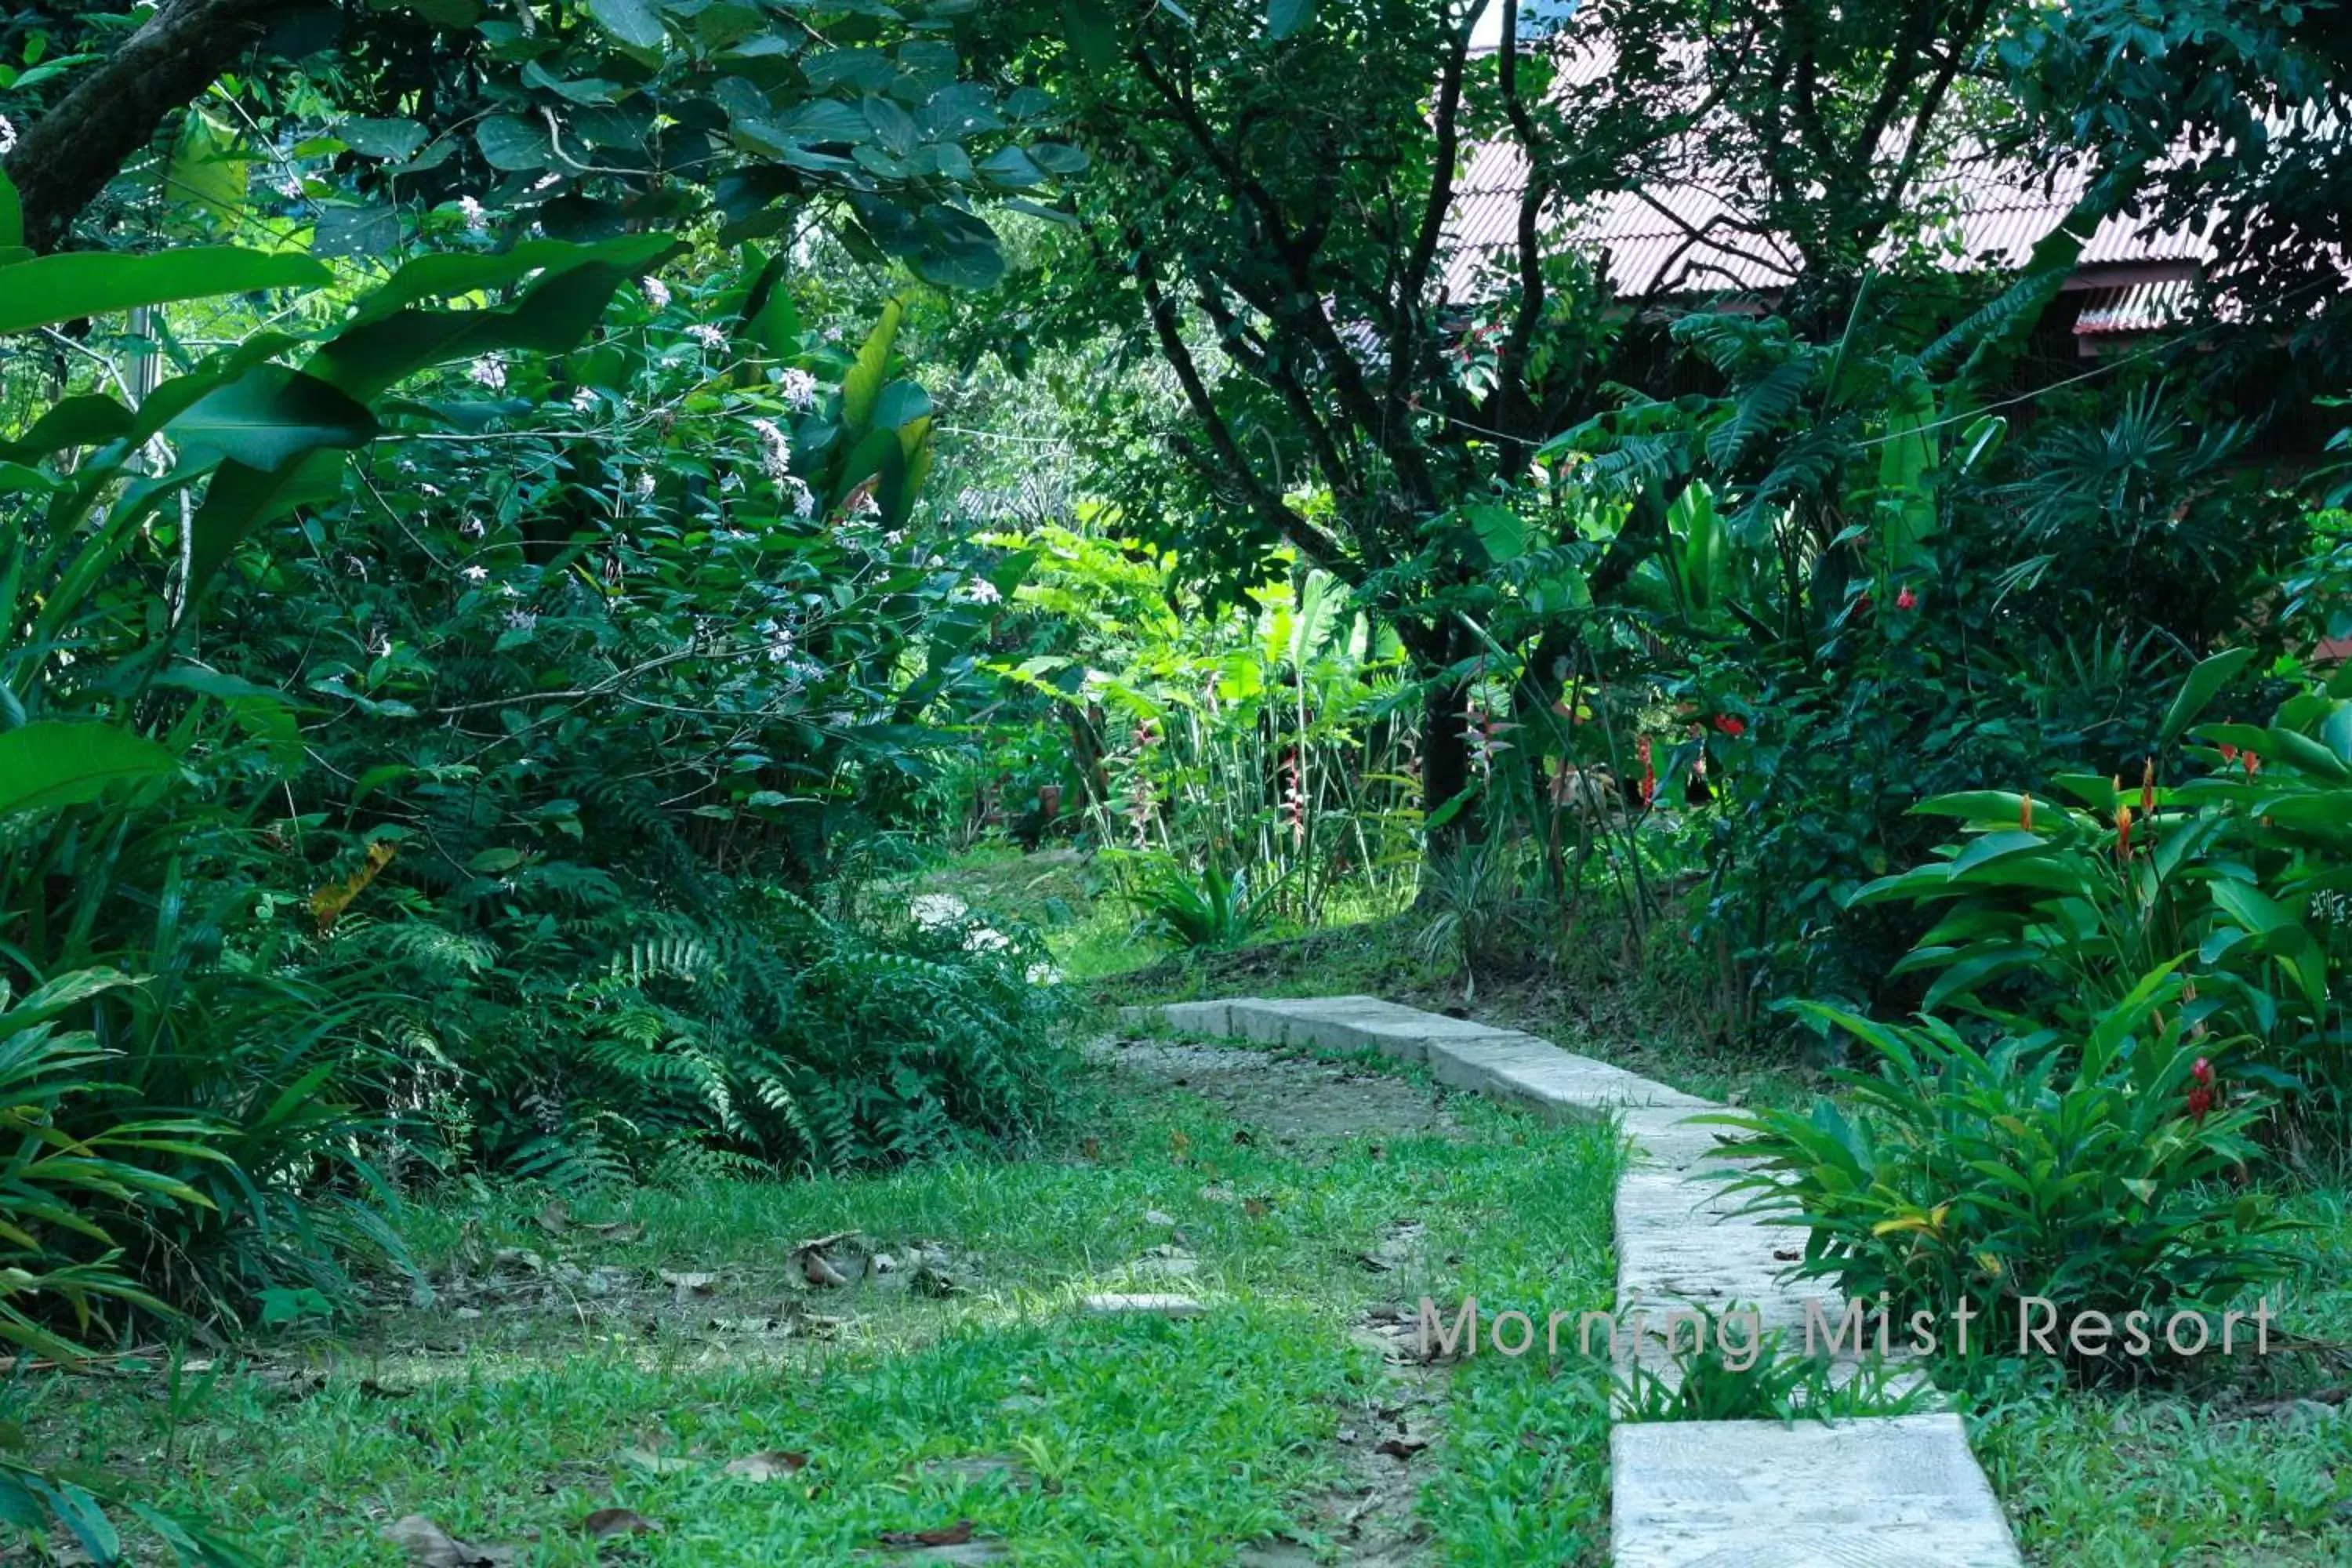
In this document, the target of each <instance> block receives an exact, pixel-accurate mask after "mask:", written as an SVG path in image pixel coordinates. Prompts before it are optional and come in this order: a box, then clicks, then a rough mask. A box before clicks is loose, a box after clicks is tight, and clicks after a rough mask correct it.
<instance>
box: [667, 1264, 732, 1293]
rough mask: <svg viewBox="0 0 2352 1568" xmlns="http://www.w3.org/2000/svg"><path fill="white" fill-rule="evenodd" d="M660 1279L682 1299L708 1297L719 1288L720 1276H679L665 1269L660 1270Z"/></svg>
mask: <svg viewBox="0 0 2352 1568" xmlns="http://www.w3.org/2000/svg"><path fill="white" fill-rule="evenodd" d="M660 1279H661V1282H662V1283H663V1284H665V1285H667V1286H668V1287H669V1288H670V1289H673V1290H675V1291H677V1293H678V1295H679V1296H681V1297H685V1296H708V1295H709V1294H710V1292H711V1291H713V1290H715V1289H718V1288H719V1276H718V1275H716V1274H677V1273H672V1272H671V1271H670V1270H669V1269H667V1268H664V1269H662V1270H660Z"/></svg>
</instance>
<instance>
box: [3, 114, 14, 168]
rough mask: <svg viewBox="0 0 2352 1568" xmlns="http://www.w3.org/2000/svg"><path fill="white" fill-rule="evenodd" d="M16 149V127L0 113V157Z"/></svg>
mask: <svg viewBox="0 0 2352 1568" xmlns="http://www.w3.org/2000/svg"><path fill="white" fill-rule="evenodd" d="M15 151H16V126H15V124H13V123H12V122H11V121H9V119H8V117H7V116H6V115H5V114H0V158H5V157H6V156H7V155H8V154H9V153H14V152H15Z"/></svg>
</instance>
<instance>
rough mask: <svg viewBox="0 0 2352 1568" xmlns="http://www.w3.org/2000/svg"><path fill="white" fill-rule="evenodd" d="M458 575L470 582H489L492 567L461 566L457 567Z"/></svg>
mask: <svg viewBox="0 0 2352 1568" xmlns="http://www.w3.org/2000/svg"><path fill="white" fill-rule="evenodd" d="M457 575H458V577H459V578H461V579H462V580H464V581H466V582H468V583H487V582H488V581H489V577H490V569H489V568H488V567H487V566H460V567H458V568H457Z"/></svg>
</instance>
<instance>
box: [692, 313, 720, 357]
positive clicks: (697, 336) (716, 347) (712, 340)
mask: <svg viewBox="0 0 2352 1568" xmlns="http://www.w3.org/2000/svg"><path fill="white" fill-rule="evenodd" d="M686 335H687V336H688V337H689V338H692V339H693V340H694V341H695V342H698V343H700V344H701V345H702V346H703V347H704V348H706V349H708V350H709V351H710V352H711V353H724V352H725V351H726V348H727V334H726V333H725V332H722V331H719V329H718V328H717V327H714V326H712V325H711V324H710V323H709V322H708V321H697V322H695V323H694V324H693V325H692V326H690V327H688V328H687V329H686Z"/></svg>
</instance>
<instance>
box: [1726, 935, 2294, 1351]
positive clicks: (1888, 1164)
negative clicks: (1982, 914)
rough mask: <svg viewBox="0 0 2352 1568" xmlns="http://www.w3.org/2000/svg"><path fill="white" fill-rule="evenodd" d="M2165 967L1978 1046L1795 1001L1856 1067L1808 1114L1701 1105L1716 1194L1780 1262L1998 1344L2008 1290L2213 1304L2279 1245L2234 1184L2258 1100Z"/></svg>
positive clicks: (2278, 1268) (2063, 1313)
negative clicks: (1719, 1133) (1729, 1201)
mask: <svg viewBox="0 0 2352 1568" xmlns="http://www.w3.org/2000/svg"><path fill="white" fill-rule="evenodd" d="M1805 1006H1806V1010H1807V1011H1809V1012H1811V1013H1814V1014H1816V1015H1818V1016H1820V1017H1822V1019H1823V1020H1824V1021H1826V1022H1828V1023H1830V1024H1832V1025H1833V1026H1836V1027H1838V1028H1840V1029H1842V1030H1843V1031H1845V1032H1846V1033H1847V1034H1848V1035H1850V1036H1851V1037H1853V1039H1854V1040H1856V1041H1858V1042H1859V1043H1860V1044H1861V1045H1862V1046H1864V1047H1866V1048H1867V1050H1868V1051H1869V1053H1870V1056H1871V1058H1872V1063H1873V1067H1874V1070H1871V1071H1842V1072H1839V1073H1837V1074H1836V1075H1834V1076H1835V1078H1836V1080H1837V1082H1838V1084H1839V1086H1840V1088H1841V1089H1843V1101H1839V1100H1819V1101H1817V1102H1816V1103H1815V1104H1814V1105H1813V1107H1812V1108H1811V1110H1810V1111H1805V1110H1780V1109H1757V1110H1736V1111H1726V1112H1720V1113H1716V1114H1712V1115H1709V1116H1707V1117H1705V1118H1701V1119H1700V1120H1702V1121H1706V1122H1709V1123H1712V1124H1714V1125H1717V1126H1720V1127H1722V1128H1724V1129H1726V1131H1727V1132H1729V1133H1732V1134H1736V1135H1737V1137H1738V1152H1739V1156H1740V1159H1741V1161H1742V1166H1741V1167H1740V1168H1739V1169H1738V1170H1736V1171H1732V1172H1729V1173H1727V1174H1726V1176H1725V1181H1726V1185H1727V1191H1728V1192H1729V1193H1731V1194H1744V1196H1745V1198H1746V1200H1747V1202H1746V1212H1752V1213H1759V1214H1763V1215H1767V1216H1769V1218H1770V1220H1771V1221H1772V1223H1775V1224H1780V1225H1787V1226H1794V1227H1798V1228H1801V1229H1803V1230H1805V1231H1806V1232H1807V1233H1808V1235H1807V1237H1806V1241H1805V1245H1804V1249H1803V1253H1802V1256H1801V1258H1800V1259H1799V1260H1798V1261H1797V1262H1796V1263H1794V1264H1793V1265H1792V1266H1791V1268H1790V1272H1791V1273H1792V1274H1793V1275H1795V1276H1797V1277H1798V1278H1801V1279H1835V1280H1836V1281H1837V1282H1838V1287H1839V1289H1840V1290H1841V1291H1842V1292H1843V1295H1844V1296H1845V1298H1846V1299H1847V1300H1852V1301H1861V1302H1867V1303H1871V1304H1872V1306H1873V1308H1874V1310H1875V1309H1876V1308H1878V1306H1879V1304H1881V1303H1884V1304H1885V1310H1886V1311H1888V1312H1889V1313H1890V1314H1891V1317H1892V1321H1894V1322H1895V1323H1896V1324H1898V1325H1899V1324H1902V1323H1906V1322H1907V1321H1910V1317H1911V1314H1912V1313H1914V1312H1916V1311H1922V1310H1924V1311H1927V1312H1929V1313H1931V1314H1933V1318H1934V1321H1937V1322H1938V1323H1950V1322H1952V1321H1955V1314H1956V1312H1958V1310H1962V1309H1965V1310H1967V1311H1968V1312H1969V1313H1970V1314H1972V1315H1974V1316H1975V1317H1976V1318H1977V1319H1978V1320H1979V1321H1981V1322H1983V1323H1984V1324H1985V1325H1986V1327H1985V1329H1984V1330H1982V1331H1981V1332H1983V1333H1985V1334H1987V1335H1989V1336H1994V1337H2000V1336H2006V1337H2007V1338H2008V1340H2009V1342H2015V1333H2016V1323H2017V1315H2018V1313H2019V1311H2020V1310H2021V1303H2022V1302H2023V1301H2024V1300H2026V1299H2028V1298H2032V1299H2034V1300H2039V1301H2046V1302H2050V1303H2053V1305H2054V1307H2055V1310H2056V1311H2057V1313H2058V1321H2061V1322H2071V1321H2074V1319H2075V1318H2076V1317H2077V1316H2078V1315H2080V1314H2083V1313H2085V1312H2100V1313H2105V1314H2106V1315H2107V1316H2108V1318H2109V1319H2110V1320H2112V1321H2116V1322H2117V1323H2121V1322H2122V1321H2124V1320H2125V1319H2126V1316H2127V1315H2128V1314H2131V1313H2135V1312H2137V1313H2144V1314H2147V1318H2146V1319H2144V1320H2142V1321H2143V1322H2146V1321H2159V1322H2160V1321H2162V1320H2164V1319H2167V1318H2168V1317H2169V1316H2170V1315H2171V1314H2174V1313H2179V1312H2218V1311H2221V1310H2225V1309H2228V1308H2231V1307H2232V1306H2234V1305H2236V1304H2237V1303H2238V1302H2239V1300H2241V1298H2242V1297H2243V1296H2245V1295H2246V1294H2248V1293H2249V1292H2253V1291H2258V1290H2260V1289H2263V1287H2265V1286H2267V1285H2270V1284H2273V1283H2274V1282H2275V1281H2277V1280H2278V1279H2281V1278H2283V1277H2284V1275H2285V1274H2287V1273H2288V1272H2289V1271H2290V1270H2291V1269H2292V1268H2294V1266H2295V1258H2294V1254H2293V1252H2292V1251H2291V1250H2290V1249H2288V1248H2286V1247H2284V1246H2282V1245H2281V1241H2282V1239H2283V1236H2284V1231H2285V1230H2286V1229H2287V1228H2288V1222H2287V1221H2285V1220H2284V1218H2282V1216H2281V1215H2280V1214H2279V1212H2278V1210H2277V1208H2276V1205H2274V1203H2273V1200H2272V1199H2271V1198H2270V1197H2269V1196H2267V1195H2266V1194H2263V1193H2262V1192H2260V1191H2259V1190H2258V1189H2254V1188H2251V1187H2244V1186H2242V1185H2240V1184H2239V1183H2238V1181H2236V1180H2233V1178H2234V1177H2237V1176H2239V1175H2240V1173H2242V1171H2243V1169H2244V1168H2245V1167H2246V1166H2247V1165H2248V1164H2249V1163H2252V1162H2255V1161H2258V1160H2259V1159H2260V1158H2261V1157H2262V1155H2261V1151H2260V1149H2259V1148H2258V1146H2257V1145H2256V1144H2255V1142H2254V1141H2253V1137H2252V1133H2253V1131H2254V1129H2255V1128H2256V1126H2257V1125H2258V1123H2259V1122H2260V1121H2261V1120H2262V1117H2263V1114H2264V1112H2265V1110H2266V1103H2265V1101H2264V1100H2263V1099H2262V1098H2261V1097H2260V1096H2259V1095H2258V1094H2256V1093H2254V1092H2252V1090H2251V1089H2249V1088H2248V1087H2247V1086H2245V1085H2244V1084H2242V1082H2241V1081H2239V1080H2237V1079H2233V1078H2232V1077H2231V1075H2229V1074H2228V1073H2227V1072H2226V1071H2224V1070H2222V1069H2220V1068H2216V1066H2215V1062H2216V1061H2217V1060H2220V1059H2223V1058H2226V1057H2227V1056H2228V1054H2229V1053H2230V1051H2231V1049H2232V1048H2233V1047H2236V1046H2238V1045H2239V1044H2240V1043H2241V1042H2239V1041H2236V1040H2234V1039H2231V1038H2230V1037H2227V1036H2223V1035H2219V1034H2216V1033H2214V1032H2213V1031H2212V1030H2211V1029H2210V1028H2209V1026H2208V1022H2209V1019H2210V1016H2211V1012H2210V1005H2209V1006H2207V1007H2201V1008H2200V1005H2198V1003H2197V1002H2196V1001H2194V1000H2193V999H2192V997H2191V994H2190V992H2189V985H2188V983H2187V981H2186V980H2185V979H2184V978H2183V976H2182V975H2181V974H2180V973H2179V961H2178V960H2176V961H2174V962H2172V963H2166V964H2164V965H2161V966H2159V967H2158V968H2157V969H2155V970H2152V971H2150V972H2149V973H2147V974H2145V975H2144V976H2142V977H2141V978H2140V980H2139V981H2138V982H2137V984H2135V985H2134V986H2133V987H2132V988H2131V990H2130V991H2129V992H2128V993H2127V994H2126V995H2124V996H2123V997H2122V998H2121V999H2120V1000H2118V1001H2117V1002H2116V1004H2115V1005H2112V1006H2109V1007H2106V1008H2104V1009H2102V1010H2101V1011H2099V1012H2098V1013H2097V1014H2096V1015H2095V1016H2094V1017H2093V1018H2091V1019H2090V1020H2089V1022H2088V1025H2087V1026H2086V1027H2084V1028H2083V1029H2081V1030H2074V1029H2050V1030H2042V1031H2037V1032H2035V1033H2032V1034H2023V1035H2021V1034H2004V1035H2002V1036H2001V1037H1999V1038H1998V1039H1996V1040H1994V1041H1993V1042H1992V1043H1990V1045H1989V1046H1987V1047H1982V1048H1979V1047H1978V1046H1976V1045H1973V1044H1971V1043H1970V1042H1969V1039H1968V1037H1966V1036H1965V1035H1963V1034H1962V1032H1961V1031H1960V1030H1959V1029H1958V1027H1956V1026H1954V1025H1953V1024H1951V1023H1950V1022H1948V1021H1947V1020H1944V1019H1941V1018H1937V1017H1933V1016H1923V1017H1922V1018H1921V1020H1920V1021H1919V1022H1918V1023H1917V1024H1916V1025H1910V1026H1906V1025H1894V1024H1882V1023H1878V1022H1875V1021H1874V1020H1871V1019H1868V1018H1864V1017H1860V1016H1855V1015H1853V1014H1850V1013H1845V1012H1842V1011H1839V1010H1837V1009H1834V1008H1829V1007H1824V1006H1822V1005H1819V1004H1806V1005H1805ZM1939 1345H1940V1346H1941V1347H1942V1348H1944V1349H1946V1350H1950V1349H1953V1348H1956V1347H1954V1346H1953V1345H1952V1343H1951V1342H1950V1340H1949V1337H1948V1336H1946V1337H1945V1338H1944V1339H1943V1340H1941V1341H1939ZM2065 1353H2067V1354H2069V1355H2073V1354H2074V1353H2075V1352H2074V1351H2073V1350H2072V1349H2069V1350H2068V1351H2067V1352H2065ZM2101 1353H2104V1352H2101Z"/></svg>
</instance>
